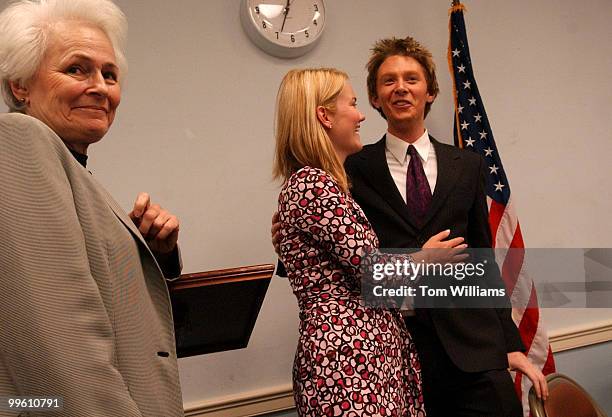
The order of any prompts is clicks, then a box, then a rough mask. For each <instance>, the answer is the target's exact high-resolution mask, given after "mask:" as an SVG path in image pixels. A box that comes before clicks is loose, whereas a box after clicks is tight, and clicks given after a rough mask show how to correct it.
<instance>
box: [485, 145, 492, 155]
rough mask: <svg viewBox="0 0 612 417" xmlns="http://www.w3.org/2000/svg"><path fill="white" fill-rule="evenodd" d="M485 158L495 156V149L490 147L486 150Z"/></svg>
mask: <svg viewBox="0 0 612 417" xmlns="http://www.w3.org/2000/svg"><path fill="white" fill-rule="evenodd" d="M484 151H485V156H491V155H493V149H491V148H490V147H489V148H487V149H485V150H484Z"/></svg>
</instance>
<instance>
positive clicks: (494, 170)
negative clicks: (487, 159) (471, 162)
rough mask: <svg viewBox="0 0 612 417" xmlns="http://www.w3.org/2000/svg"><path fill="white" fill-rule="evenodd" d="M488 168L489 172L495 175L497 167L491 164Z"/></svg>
mask: <svg viewBox="0 0 612 417" xmlns="http://www.w3.org/2000/svg"><path fill="white" fill-rule="evenodd" d="M489 169H490V170H491V172H490V174H495V175H497V170H498V169H499V167H498V166H497V165H495V164H493V165H492V166H490V167H489Z"/></svg>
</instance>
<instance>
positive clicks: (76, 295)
mask: <svg viewBox="0 0 612 417" xmlns="http://www.w3.org/2000/svg"><path fill="white" fill-rule="evenodd" d="M126 30H127V24H126V21H125V16H124V15H123V13H122V12H121V10H119V8H118V7H117V6H116V5H115V4H113V3H112V2H111V1H109V0H36V1H28V0H19V1H17V2H14V3H12V4H10V5H9V6H8V7H6V8H5V9H4V10H3V11H2V13H0V77H1V82H2V92H3V96H4V100H5V102H6V104H7V105H8V107H9V109H10V110H11V112H10V113H8V114H2V115H0V149H1V151H0V184H2V195H1V197H0V229H1V230H2V239H0V323H1V332H0V398H4V399H6V397H17V396H42V397H49V396H57V397H61V398H62V399H63V405H62V407H63V408H62V409H61V410H57V409H55V408H54V406H55V405H59V404H58V403H54V404H51V405H49V407H48V410H47V411H36V412H35V414H36V415H37V416H38V415H47V413H48V414H49V415H53V416H90V417H92V416H122V417H126V416H151V417H152V416H157V417H171V416H179V415H183V408H182V401H181V391H180V386H179V378H178V369H177V360H176V349H175V345H174V333H173V326H172V312H171V305H170V301H169V297H168V289H167V286H166V281H165V278H172V277H176V276H178V274H179V273H180V261H179V256H178V248H177V239H178V230H179V224H178V220H177V218H176V217H175V216H173V215H172V214H170V213H169V212H168V211H166V210H164V209H163V208H161V207H160V206H159V205H156V204H152V203H151V202H150V199H149V196H148V195H147V194H145V193H140V194H139V195H138V197H137V198H136V202H135V204H134V209H133V211H132V212H131V213H130V214H129V215H128V214H126V213H125V212H124V211H123V210H122V209H121V208H120V207H119V205H118V204H117V203H116V202H115V201H114V200H113V199H112V197H111V196H110V195H109V194H108V193H107V192H106V191H105V190H104V188H103V187H102V186H101V185H100V184H98V183H97V182H96V180H95V179H94V178H93V176H92V175H91V174H90V173H89V172H88V171H87V169H86V168H85V164H86V160H87V150H88V147H89V145H91V144H92V143H96V142H98V141H99V140H100V139H102V137H104V135H105V134H106V132H107V131H108V129H109V128H110V126H111V124H112V122H113V118H114V116H115V110H116V108H117V106H118V105H119V101H120V98H121V83H122V81H123V79H124V77H125V73H126V63H125V58H124V53H123V42H124V38H125V34H126ZM13 404H14V403H13ZM4 405H6V404H4ZM22 405H24V406H25V410H26V411H28V410H27V406H28V404H27V403H25V404H22ZM2 410H3V409H2V408H0V415H5V414H4V413H6V411H2ZM11 415H13V414H11Z"/></svg>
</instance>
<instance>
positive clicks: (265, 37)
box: [242, 0, 325, 57]
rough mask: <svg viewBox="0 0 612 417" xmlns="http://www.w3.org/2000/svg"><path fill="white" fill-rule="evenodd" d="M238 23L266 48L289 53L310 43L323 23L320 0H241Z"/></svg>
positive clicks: (300, 51)
mask: <svg viewBox="0 0 612 417" xmlns="http://www.w3.org/2000/svg"><path fill="white" fill-rule="evenodd" d="M242 24H243V26H244V28H245V31H246V32H247V34H248V35H249V36H250V37H251V39H252V40H253V41H254V42H255V43H256V44H257V45H258V46H259V47H260V48H262V49H264V50H265V51H266V52H268V53H270V54H272V55H276V56H281V57H293V56H299V55H302V54H304V53H306V52H307V51H308V50H310V49H311V48H312V46H314V44H315V42H316V40H317V39H318V38H319V36H320V35H321V33H322V32H323V28H324V26H325V4H324V2H323V0H243V4H242Z"/></svg>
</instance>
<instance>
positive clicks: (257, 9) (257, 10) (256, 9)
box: [255, 6, 259, 14]
mask: <svg viewBox="0 0 612 417" xmlns="http://www.w3.org/2000/svg"><path fill="white" fill-rule="evenodd" d="M255 13H257V14H259V6H255Z"/></svg>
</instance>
